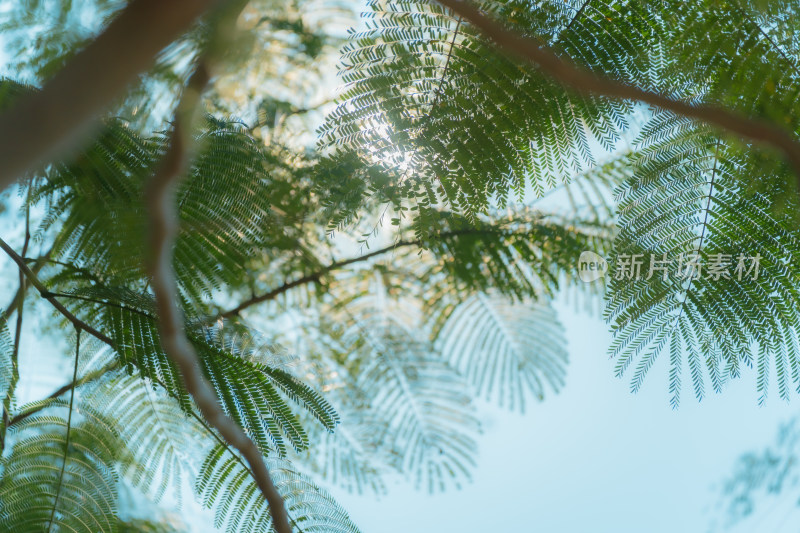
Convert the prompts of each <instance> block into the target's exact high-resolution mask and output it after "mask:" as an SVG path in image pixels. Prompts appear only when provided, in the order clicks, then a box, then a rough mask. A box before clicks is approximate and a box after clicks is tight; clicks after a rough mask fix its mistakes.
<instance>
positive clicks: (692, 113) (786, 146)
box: [437, 0, 800, 182]
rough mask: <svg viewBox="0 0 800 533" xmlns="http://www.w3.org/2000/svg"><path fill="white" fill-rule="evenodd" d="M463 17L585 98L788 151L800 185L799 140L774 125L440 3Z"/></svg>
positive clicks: (454, 3)
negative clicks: (649, 84) (603, 72)
mask: <svg viewBox="0 0 800 533" xmlns="http://www.w3.org/2000/svg"><path fill="white" fill-rule="evenodd" d="M437 1H438V2H439V3H440V4H441V5H443V6H445V7H447V8H449V9H451V10H452V11H454V12H455V13H457V14H458V15H459V16H461V17H463V18H464V19H466V20H467V21H469V22H470V23H472V24H473V25H474V26H475V27H476V28H478V29H479V30H481V31H482V32H483V33H484V35H486V37H488V38H489V39H491V40H492V41H494V42H495V44H497V45H498V46H499V47H500V48H502V49H504V50H505V51H507V52H509V53H511V54H513V55H515V56H517V57H519V58H522V59H526V60H528V61H531V62H533V63H535V64H536V65H537V66H538V67H539V70H541V71H542V72H544V73H545V74H547V75H548V76H550V77H551V78H553V79H554V80H556V81H557V82H559V83H561V84H563V85H564V86H566V87H569V88H571V89H573V90H575V91H578V92H579V93H582V94H596V95H601V96H608V97H611V98H621V99H624V100H638V101H640V102H644V103H647V104H650V105H653V106H656V107H660V108H662V109H666V110H668V111H672V112H673V113H676V114H678V115H683V116H686V117H690V118H694V119H697V120H701V121H703V122H706V123H708V124H711V125H714V126H717V127H719V128H722V129H724V130H727V131H729V132H731V133H734V134H736V135H737V136H739V137H741V138H743V139H747V140H750V141H754V142H756V143H759V144H762V145H768V146H771V147H773V148H776V149H778V150H779V151H781V152H783V154H784V156H785V157H786V160H787V161H788V162H789V163H790V164H791V165H792V166H793V167H794V170H795V173H796V174H797V177H798V182H800V141H798V140H797V139H796V138H795V137H794V136H793V135H791V134H790V133H789V132H788V131H786V130H785V129H783V128H781V127H778V126H776V125H775V124H772V123H769V122H766V121H764V120H760V119H757V118H751V117H747V116H745V115H742V114H740V113H737V112H734V111H730V110H727V109H724V108H721V107H715V106H710V105H691V104H688V103H686V102H683V101H680V100H675V99H673V98H670V97H668V96H664V95H661V94H658V93H656V92H653V91H649V90H646V89H640V88H638V87H635V86H633V85H630V84H627V83H624V82H620V81H615V80H612V79H610V78H607V77H605V76H600V75H598V74H595V73H593V72H590V71H589V70H586V69H584V68H582V67H580V66H578V65H577V64H575V63H573V62H572V61H570V60H569V59H566V58H562V57H559V56H558V55H556V54H555V53H554V52H553V51H552V50H550V49H549V48H547V47H546V46H545V45H543V44H542V43H541V42H539V41H538V40H536V39H533V38H530V37H523V36H521V35H518V34H517V33H516V32H514V31H512V30H509V29H507V28H505V27H503V26H502V25H501V24H499V23H498V22H495V21H494V20H492V19H491V18H489V17H488V16H486V15H485V14H484V13H482V12H481V11H480V10H479V9H478V8H476V7H475V6H474V5H473V4H472V3H470V2H468V1H465V0H437Z"/></svg>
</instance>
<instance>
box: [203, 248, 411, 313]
mask: <svg viewBox="0 0 800 533" xmlns="http://www.w3.org/2000/svg"><path fill="white" fill-rule="evenodd" d="M421 243H422V241H419V240H414V241H399V242H397V243H395V244H393V245H391V246H386V247H385V248H381V249H379V250H375V251H374V252H370V253H368V254H364V255H361V256H358V257H353V258H350V259H347V260H344V261H336V262H334V263H331V264H330V265H327V266H325V267H323V268H321V269H320V270H318V271H316V272H314V273H312V274H307V275H305V276H303V277H301V278H298V279H296V280H294V281H290V282H288V283H284V284H283V285H281V286H279V287H276V288H274V289H272V290H271V291H269V292H265V293H263V294H259V295H257V296H253V297H252V298H249V299H247V300H245V301H243V302H242V303H240V304H239V305H237V306H236V307H234V308H233V309H229V310H227V311H223V312H222V313H219V314H218V315H217V316H216V317H215V318H232V317H234V316H237V315H239V313H241V312H242V311H244V310H245V309H247V308H248V307H251V306H253V305H256V304H260V303H262V302H266V301H269V300H274V299H275V298H277V297H278V296H280V295H281V294H283V293H284V292H286V291H289V290H291V289H294V288H295V287H299V286H300V285H305V284H306V283H311V282H314V281H319V279H320V278H321V277H322V276H324V275H325V274H327V273H329V272H332V271H334V270H339V269H340V268H344V267H346V266H348V265H352V264H353V263H359V262H361V261H366V260H367V259H370V258H372V257H375V256H377V255H381V254H385V253H387V252H390V251H392V250H394V249H396V248H403V247H405V246H417V245H419V244H421Z"/></svg>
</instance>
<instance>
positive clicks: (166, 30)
mask: <svg viewBox="0 0 800 533" xmlns="http://www.w3.org/2000/svg"><path fill="white" fill-rule="evenodd" d="M221 2H222V0H170V1H169V2H165V1H164V0H133V1H132V2H130V4H128V6H127V7H126V8H125V9H124V10H123V11H122V13H120V15H119V16H118V17H117V18H116V19H114V21H112V22H111V24H109V25H108V27H107V28H106V29H105V31H103V33H101V34H100V36H98V37H97V38H96V39H95V40H94V41H93V42H92V43H90V44H89V45H88V46H87V47H86V48H84V49H83V50H82V51H80V52H79V53H78V54H77V55H75V57H74V58H73V59H72V60H70V62H69V63H68V64H67V65H66V66H65V67H64V68H63V69H61V71H59V72H58V73H57V74H56V75H55V76H53V78H52V79H50V80H49V81H48V82H47V83H45V85H44V87H43V88H42V90H41V91H39V92H37V93H35V94H31V95H28V96H26V97H23V98H22V100H20V101H19V102H17V103H16V104H15V105H14V106H13V107H12V108H11V109H10V110H9V111H7V112H5V113H4V114H2V115H0V161H2V162H3V164H2V165H0V190H2V189H5V188H6V187H7V186H8V185H9V184H10V183H12V182H13V181H14V180H15V179H17V178H18V177H20V175H22V174H23V173H24V172H26V171H28V170H30V169H31V168H33V167H35V166H36V165H37V164H40V163H41V162H42V161H45V160H47V159H49V158H51V157H54V156H58V155H62V154H64V153H66V152H68V151H69V150H70V149H74V148H75V147H77V146H79V145H80V143H81V142H82V141H83V139H84V138H85V136H86V135H87V134H89V133H91V130H92V128H93V126H95V125H96V123H97V119H98V116H99V115H100V113H102V112H103V111H104V110H105V109H106V108H107V107H109V106H110V105H111V104H112V103H113V102H114V100H116V99H117V98H119V97H120V96H122V95H123V93H124V91H125V89H126V87H127V86H128V85H129V84H130V83H132V82H133V81H135V80H136V77H137V75H138V74H139V73H140V72H144V71H145V70H147V69H148V68H150V66H151V65H152V64H153V62H154V59H155V57H156V55H157V54H158V52H159V51H161V50H162V49H163V48H164V47H166V46H167V45H168V44H169V43H170V42H172V41H173V40H174V39H175V38H176V37H177V36H178V35H180V34H181V33H182V32H184V31H185V30H187V29H188V28H189V27H190V26H191V24H192V23H193V22H194V21H195V20H196V19H197V18H198V17H199V16H200V15H202V14H203V13H205V12H206V11H208V10H210V9H211V8H212V7H214V6H215V5H216V4H218V3H221Z"/></svg>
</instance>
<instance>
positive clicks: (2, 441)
mask: <svg viewBox="0 0 800 533" xmlns="http://www.w3.org/2000/svg"><path fill="white" fill-rule="evenodd" d="M30 198H31V195H30V189H28V202H27V203H26V205H25V240H24V242H23V244H22V257H25V256H26V255H27V254H28V245H29V244H30V242H31V207H30ZM17 270H18V272H19V290H18V291H17V293H18V294H19V295H20V297H19V298H20V299H19V302H18V303H17V323H16V327H15V329H14V347H13V349H12V351H11V380H10V381H9V383H8V389H7V390H6V396H5V398H4V399H3V422H2V427H0V452H2V451H3V450H5V447H6V432H7V431H8V425H9V417H10V416H11V403H12V402H13V401H14V393H15V392H16V389H17V383H19V346H20V343H21V342H22V317H23V311H24V305H25V291H26V288H27V287H26V285H27V284H26V280H25V274H23V272H22V270H20V269H17Z"/></svg>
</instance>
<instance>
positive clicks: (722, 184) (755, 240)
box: [607, 113, 800, 405]
mask: <svg viewBox="0 0 800 533" xmlns="http://www.w3.org/2000/svg"><path fill="white" fill-rule="evenodd" d="M632 163H633V165H634V169H635V170H634V177H633V178H632V179H630V180H629V181H628V182H627V183H626V184H625V185H624V186H623V187H622V188H621V189H620V191H619V199H620V200H621V207H620V213H621V215H620V226H621V230H620V234H619V236H618V238H617V240H616V243H615V253H616V256H615V259H616V263H615V264H614V265H613V267H612V268H614V269H615V270H614V272H613V273H612V275H613V279H612V282H611V294H610V296H609V300H608V307H607V318H608V319H609V320H610V321H611V322H612V324H613V327H614V329H615V340H614V343H613V344H612V347H611V354H612V356H614V357H615V358H616V359H617V367H616V369H617V373H618V374H620V375H621V374H623V373H624V372H625V371H626V370H627V369H628V368H629V367H630V366H631V365H632V364H633V363H636V367H635V370H634V375H633V381H632V388H633V390H637V389H638V388H639V387H640V386H641V384H642V380H643V379H644V376H645V374H646V373H647V372H648V370H649V369H650V368H651V366H652V365H653V363H654V361H655V359H656V358H657V357H658V355H659V354H660V353H661V352H662V351H667V350H668V351H669V353H670V391H671V393H672V403H673V405H677V403H678V395H679V389H680V383H681V375H682V368H683V365H684V360H683V359H684V358H683V357H682V353H684V352H685V353H686V364H687V365H688V368H689V372H690V379H691V383H692V385H693V388H694V390H695V394H696V395H697V397H698V398H702V396H703V395H704V392H705V385H704V383H705V378H704V376H708V377H709V378H710V380H711V384H712V386H713V388H714V390H717V391H718V390H720V388H721V386H722V383H723V381H724V380H725V377H726V376H738V375H739V374H740V367H741V365H747V366H751V365H753V364H755V365H756V366H757V381H758V390H759V393H760V395H761V398H762V400H763V398H764V397H765V395H766V394H767V390H768V386H769V381H768V380H769V376H770V374H771V372H772V370H771V369H770V367H772V368H773V369H774V375H775V376H776V377H777V385H778V391H779V393H780V395H781V396H782V397H786V396H788V394H789V388H790V385H789V382H790V381H794V382H795V384H796V386H797V387H798V390H800V360H799V359H798V357H799V355H798V344H797V334H798V326H799V325H800V324H799V323H798V311H799V310H800V307H798V303H800V300H798V292H797V290H798V289H797V286H798V284H797V281H798V275H800V271H798V269H797V266H796V265H798V264H799V263H798V260H800V256H798V254H799V253H800V251H799V250H800V247H798V235H797V231H796V229H795V224H794V223H793V222H791V220H789V219H788V217H786V216H783V217H781V216H780V215H775V214H774V213H771V211H772V210H771V207H772V205H771V198H770V197H769V196H767V195H765V194H761V193H750V192H748V191H747V190H746V188H745V187H744V186H742V175H743V174H747V175H748V176H752V178H750V179H754V180H762V181H764V182H767V181H769V180H770V177H771V176H770V175H760V174H759V173H758V172H759V170H762V169H759V167H758V166H756V165H755V164H753V160H752V159H749V158H748V154H747V153H746V152H742V151H741V150H740V149H739V148H738V147H737V146H735V145H732V144H731V143H729V142H727V141H726V140H725V139H723V138H721V137H720V136H719V134H718V133H717V132H714V131H712V130H709V129H707V128H704V127H699V126H697V125H696V124H693V123H692V122H690V121H688V120H685V119H681V118H677V117H675V116H673V115H671V114H668V113H659V114H657V115H656V116H655V117H654V118H653V119H652V121H651V122H650V123H649V124H648V125H647V126H646V127H645V128H644V130H643V132H642V136H641V138H640V139H639V141H638V143H637V152H636V154H635V155H634V156H633V158H632ZM637 263H638V264H639V266H637ZM651 266H653V267H654V268H653V269H652V270H651V268H650V267H651ZM637 269H638V271H637Z"/></svg>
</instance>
